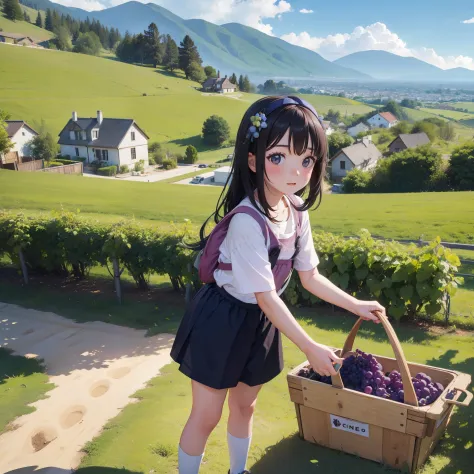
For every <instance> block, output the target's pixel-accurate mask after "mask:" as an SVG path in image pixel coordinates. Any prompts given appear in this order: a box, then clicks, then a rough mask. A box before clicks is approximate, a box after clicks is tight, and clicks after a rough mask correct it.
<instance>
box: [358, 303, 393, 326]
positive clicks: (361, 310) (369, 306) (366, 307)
mask: <svg viewBox="0 0 474 474" xmlns="http://www.w3.org/2000/svg"><path fill="white" fill-rule="evenodd" d="M373 311H380V312H381V313H382V314H383V315H384V316H385V308H384V307H383V306H382V305H381V304H379V303H378V302H377V301H361V300H357V301H356V303H355V307H354V308H353V309H352V312H353V313H354V314H357V316H360V317H361V318H362V319H363V320H365V321H373V322H374V323H375V324H379V323H380V319H379V318H378V317H377V316H376V315H375V314H374V313H373Z"/></svg>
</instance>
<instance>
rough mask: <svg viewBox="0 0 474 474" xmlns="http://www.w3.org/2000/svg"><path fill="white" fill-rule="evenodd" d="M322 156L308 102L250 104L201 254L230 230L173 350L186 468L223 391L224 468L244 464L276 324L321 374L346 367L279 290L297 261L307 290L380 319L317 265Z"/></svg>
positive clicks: (372, 306) (196, 455)
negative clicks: (314, 213) (181, 396)
mask: <svg viewBox="0 0 474 474" xmlns="http://www.w3.org/2000/svg"><path fill="white" fill-rule="evenodd" d="M326 161H327V141H326V136H325V132H324V129H323V126H322V122H321V119H320V117H319V116H318V114H317V113H316V111H315V110H314V108H313V107H312V106H311V105H310V104H309V103H307V102H306V101H304V100H302V99H300V98H298V97H294V96H290V97H265V98H263V99H260V100H258V101H257V102H255V103H254V104H253V105H252V106H251V107H250V108H249V109H248V111H247V112H246V113H245V115H244V117H243V119H242V122H241V124H240V127H239V130H238V133H237V139H236V145H235V155H234V162H233V165H232V174H231V176H232V179H231V183H230V184H229V183H227V184H226V187H224V189H223V191H222V193H221V196H220V198H219V200H218V203H217V206H216V211H215V213H214V214H213V215H212V216H213V217H214V221H215V222H216V223H219V225H218V226H216V228H215V229H214V231H213V232H212V233H211V239H209V237H205V227H206V224H207V221H208V220H209V219H210V218H209V219H208V220H207V221H206V222H205V223H204V225H203V226H202V228H201V234H200V235H201V242H199V243H198V244H196V246H194V247H193V248H195V249H202V248H203V247H204V246H205V250H204V252H205V253H204V256H205V255H206V252H207V253H208V256H209V253H212V249H209V247H210V246H211V240H212V238H213V236H215V235H218V234H219V232H218V231H217V229H218V227H219V228H220V229H221V231H222V228H224V229H225V233H224V235H223V236H222V239H221V240H222V243H221V244H220V245H219V246H218V247H217V251H216V250H215V249H214V252H217V255H218V257H219V258H218V262H219V263H218V264H217V268H216V269H215V271H213V272H212V273H211V275H213V280H215V281H213V282H212V283H207V284H206V285H204V286H203V287H202V288H201V289H200V290H199V292H198V293H197V294H196V296H195V297H194V299H193V301H192V303H191V305H190V308H189V309H188V310H187V311H186V314H185V316H184V318H183V320H182V322H181V325H180V327H179V329H178V333H177V335H176V339H175V342H174V344H173V348H172V351H171V356H172V358H173V359H174V360H175V361H176V362H177V363H179V364H180V366H179V369H180V370H181V372H183V373H184V374H185V375H187V376H188V377H190V378H191V380H192V381H191V385H192V396H193V405H192V410H191V414H190V416H189V419H188V421H187V423H186V426H185V427H184V430H183V433H182V435H181V439H180V443H179V456H178V457H179V472H180V474H197V473H198V471H199V466H200V464H201V460H202V457H203V455H204V448H205V445H206V442H207V439H208V437H209V435H210V434H211V432H212V430H213V429H214V428H215V426H216V425H217V423H218V422H219V420H220V417H221V413H222V407H223V404H224V401H225V398H226V396H227V393H228V392H229V400H228V404H229V420H228V425H227V431H228V433H227V439H228V446H229V454H230V471H229V473H230V474H242V473H248V471H246V462H247V455H248V451H249V447H250V441H251V436H252V421H253V413H254V409H255V405H256V402H257V395H258V393H259V391H260V389H261V387H262V385H263V384H264V383H266V382H268V381H270V380H272V379H273V378H274V377H276V376H277V375H278V374H279V373H280V372H281V371H282V369H283V358H282V346H281V336H280V332H282V333H283V334H285V335H286V336H287V337H288V338H289V339H290V340H291V341H292V342H294V343H295V344H296V345H297V346H298V347H299V348H300V349H301V351H302V352H303V353H304V355H305V357H306V358H307V359H308V361H309V363H310V365H311V366H312V367H313V369H314V370H315V371H316V372H318V373H320V374H322V375H326V376H330V375H335V374H336V372H335V369H334V367H333V364H336V363H339V364H342V362H343V360H342V359H340V358H339V357H338V356H337V355H336V354H335V353H334V352H333V351H332V350H331V349H330V348H329V347H327V346H325V345H323V344H320V343H318V342H316V341H314V340H313V339H311V337H310V336H308V334H306V332H305V331H304V330H303V329H302V327H301V326H300V325H299V324H298V322H297V321H296V320H295V318H294V317H293V316H292V314H291V313H290V311H289V310H288V308H287V306H286V304H285V303H284V302H283V300H282V299H281V298H280V295H281V293H282V291H283V289H284V283H285V280H287V276H288V274H289V273H290V272H291V268H292V267H293V268H295V269H296V270H297V272H298V275H299V278H300V280H301V284H302V285H303V287H304V288H305V289H306V290H308V291H309V292H310V293H312V294H314V295H316V296H318V297H319V298H321V299H323V300H326V301H328V302H330V303H332V304H335V305H338V306H340V307H342V308H345V309H347V310H349V311H351V312H353V313H354V314H356V315H358V316H359V317H361V318H363V319H366V320H372V321H374V322H376V323H377V322H379V320H378V318H377V317H376V316H374V314H373V313H372V311H376V310H378V311H382V312H384V308H383V307H382V306H381V305H380V304H378V303H377V302H372V301H360V300H357V299H355V298H354V297H352V296H350V295H348V294H347V293H345V292H343V291H342V290H340V289H339V288H337V287H336V286H335V285H333V284H332V283H331V282H330V281H329V280H327V279H326V278H324V277H323V276H321V275H320V274H319V273H318V270H317V265H318V256H317V254H316V252H315V250H314V246H313V239H312V235H311V226H310V222H309V216H308V209H310V208H312V207H313V206H314V205H315V204H316V203H317V204H318V205H319V202H320V201H321V197H322V182H323V177H324V174H325V168H326ZM300 196H304V198H302V197H300ZM212 216H211V217H212ZM224 216H226V217H224ZM221 233H222V232H221ZM215 240H216V238H214V244H215ZM275 242H276V244H275ZM275 249H276V252H275ZM216 260H217V257H216ZM202 264H203V262H201V264H200V274H201V265H202ZM282 275H283V276H282Z"/></svg>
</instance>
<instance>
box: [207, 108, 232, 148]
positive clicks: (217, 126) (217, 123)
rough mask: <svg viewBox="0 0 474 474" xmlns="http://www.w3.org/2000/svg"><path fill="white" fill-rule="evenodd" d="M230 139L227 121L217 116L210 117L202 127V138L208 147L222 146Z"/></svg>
mask: <svg viewBox="0 0 474 474" xmlns="http://www.w3.org/2000/svg"><path fill="white" fill-rule="evenodd" d="M229 137H230V127H229V124H228V123H227V121H226V120H225V119H224V118H222V117H219V116H218V115H211V116H210V117H209V118H208V119H206V121H205V122H204V124H203V126H202V138H203V139H204V141H205V142H206V143H208V144H209V145H222V144H223V143H224V142H225V141H227V140H228V139H229Z"/></svg>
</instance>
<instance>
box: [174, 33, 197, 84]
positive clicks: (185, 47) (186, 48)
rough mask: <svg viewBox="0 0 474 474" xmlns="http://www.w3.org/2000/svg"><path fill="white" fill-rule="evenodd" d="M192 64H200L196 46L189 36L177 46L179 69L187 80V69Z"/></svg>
mask: <svg viewBox="0 0 474 474" xmlns="http://www.w3.org/2000/svg"><path fill="white" fill-rule="evenodd" d="M192 63H197V64H199V66H200V65H201V64H202V59H201V56H200V55H199V51H198V49H197V46H196V45H195V44H194V41H193V40H192V39H191V37H190V36H189V35H186V36H185V37H184V39H183V41H181V44H180V45H179V68H180V69H182V70H183V71H184V74H185V75H186V79H188V78H189V72H190V71H189V67H190V65H191V64H192Z"/></svg>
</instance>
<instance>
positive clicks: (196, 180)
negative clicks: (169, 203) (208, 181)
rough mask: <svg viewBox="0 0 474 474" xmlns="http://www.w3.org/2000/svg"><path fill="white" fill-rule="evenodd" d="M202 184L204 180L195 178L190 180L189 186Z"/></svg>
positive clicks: (199, 177) (198, 177)
mask: <svg viewBox="0 0 474 474" xmlns="http://www.w3.org/2000/svg"><path fill="white" fill-rule="evenodd" d="M202 182H204V178H203V177H202V176H195V177H194V178H193V179H192V180H191V184H201V183H202Z"/></svg>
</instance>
